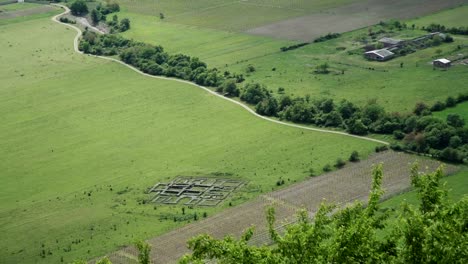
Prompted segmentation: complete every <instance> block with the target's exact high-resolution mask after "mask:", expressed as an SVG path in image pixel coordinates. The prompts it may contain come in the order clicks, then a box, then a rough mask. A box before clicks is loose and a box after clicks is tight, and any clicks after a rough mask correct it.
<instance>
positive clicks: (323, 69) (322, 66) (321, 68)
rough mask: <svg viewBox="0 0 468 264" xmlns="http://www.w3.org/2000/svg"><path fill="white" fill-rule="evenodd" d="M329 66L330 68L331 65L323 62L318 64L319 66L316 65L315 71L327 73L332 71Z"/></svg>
mask: <svg viewBox="0 0 468 264" xmlns="http://www.w3.org/2000/svg"><path fill="white" fill-rule="evenodd" d="M328 68H330V66H329V65H328V63H326V62H325V63H323V64H320V65H317V67H315V72H316V73H322V74H326V73H329V72H330V71H329V70H328Z"/></svg>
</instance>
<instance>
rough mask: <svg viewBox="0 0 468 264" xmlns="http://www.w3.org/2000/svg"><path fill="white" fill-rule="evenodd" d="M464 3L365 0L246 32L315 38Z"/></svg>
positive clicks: (461, 0)
mask: <svg viewBox="0 0 468 264" xmlns="http://www.w3.org/2000/svg"><path fill="white" fill-rule="evenodd" d="M460 4H468V0H365V1H360V2H357V3H352V4H349V5H345V6H340V7H337V8H332V9H329V10H326V11H324V12H320V13H315V14H310V15H307V16H303V17H298V18H293V19H287V20H284V21H280V22H276V23H273V24H269V25H265V26H262V27H257V28H253V29H249V30H247V31H246V32H247V33H250V34H255V35H262V36H269V37H274V38H280V39H289V40H299V41H311V40H313V39H315V38H317V37H319V36H322V35H325V34H327V33H330V32H332V33H342V32H347V31H351V30H355V29H359V28H363V27H366V26H370V25H374V24H376V23H378V22H380V21H382V20H387V19H409V18H414V17H418V16H423V15H427V14H430V13H434V12H437V11H440V10H443V9H447V8H451V7H456V6H459V5H460Z"/></svg>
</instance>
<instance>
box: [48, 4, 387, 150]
mask: <svg viewBox="0 0 468 264" xmlns="http://www.w3.org/2000/svg"><path fill="white" fill-rule="evenodd" d="M52 5H53V6H57V7H60V8H62V9H64V12H63V13H60V14H58V15H55V16H54V17H52V21H54V22H56V23H59V24H63V25H65V26H68V27H70V28H73V29H74V30H75V31H76V32H77V35H76V36H75V39H74V40H73V48H74V50H75V52H77V53H79V54H83V55H85V54H84V53H83V52H82V51H80V50H79V49H78V41H79V38H80V37H81V35H82V31H81V30H80V29H79V28H77V27H75V26H73V25H70V24H66V23H63V22H60V20H59V17H61V16H63V15H66V14H68V13H69V12H70V9H69V8H68V7H66V6H64V5H59V4H52ZM88 56H92V57H96V58H101V59H104V60H108V61H113V62H116V63H119V64H121V65H124V66H126V67H128V68H130V69H131V70H133V71H135V72H137V73H139V74H141V75H143V76H146V77H150V78H155V79H160V80H169V81H176V82H180V83H185V84H190V85H192V86H195V87H198V88H200V89H203V90H205V91H206V92H208V93H210V94H212V95H214V96H217V97H219V98H222V99H224V100H226V101H229V102H231V103H234V104H236V105H239V106H241V107H242V108H244V109H245V110H247V111H248V112H249V113H250V114H252V115H254V116H256V117H258V118H261V119H263V120H266V121H269V122H273V123H276V124H280V125H284V126H289V127H295V128H299V129H305V130H310V131H316V132H321V133H328V134H335V135H342V136H347V137H353V138H357V139H362V140H366V141H371V142H375V143H380V144H383V145H390V143H389V142H386V141H383V140H379V139H374V138H370V137H363V136H358V135H352V134H349V133H346V132H341V131H334V130H327V129H320V128H313V127H307V126H302V125H296V124H291V123H287V122H283V121H279V120H276V119H273V118H269V117H265V116H262V115H260V114H258V113H257V112H255V111H254V110H253V109H252V108H250V107H249V106H247V105H245V104H243V103H241V102H239V101H236V100H234V99H231V98H227V97H225V96H223V95H220V94H218V93H216V92H214V91H212V90H210V89H208V88H206V87H204V86H201V85H198V84H194V83H192V82H189V81H185V80H179V79H175V78H168V77H162V76H154V75H150V74H147V73H144V72H142V71H140V70H139V69H137V68H135V67H133V66H131V65H128V64H126V63H125V62H123V61H121V60H118V59H114V58H110V57H104V56H98V55H89V54H88Z"/></svg>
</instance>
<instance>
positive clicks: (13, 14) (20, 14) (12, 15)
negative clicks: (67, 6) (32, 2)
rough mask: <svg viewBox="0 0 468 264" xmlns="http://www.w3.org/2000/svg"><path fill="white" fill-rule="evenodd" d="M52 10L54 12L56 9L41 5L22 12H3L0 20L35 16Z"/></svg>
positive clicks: (0, 14)
mask: <svg viewBox="0 0 468 264" xmlns="http://www.w3.org/2000/svg"><path fill="white" fill-rule="evenodd" d="M53 10H56V8H54V7H53V6H49V5H43V6H39V7H34V8H28V9H23V10H16V11H5V12H1V13H0V19H8V18H16V17H23V16H30V15H35V14H41V13H47V12H50V11H53Z"/></svg>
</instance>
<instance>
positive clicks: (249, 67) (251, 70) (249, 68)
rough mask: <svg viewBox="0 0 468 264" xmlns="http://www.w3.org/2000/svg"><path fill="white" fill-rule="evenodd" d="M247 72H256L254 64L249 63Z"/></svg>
mask: <svg viewBox="0 0 468 264" xmlns="http://www.w3.org/2000/svg"><path fill="white" fill-rule="evenodd" d="M245 72H246V73H252V72H255V67H254V66H253V65H250V64H249V65H248V66H247V68H245Z"/></svg>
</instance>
